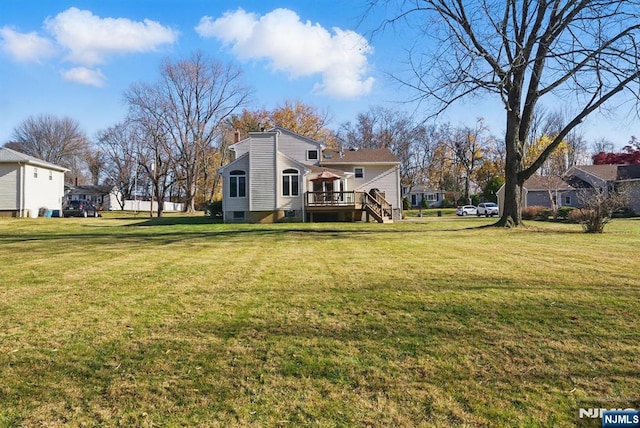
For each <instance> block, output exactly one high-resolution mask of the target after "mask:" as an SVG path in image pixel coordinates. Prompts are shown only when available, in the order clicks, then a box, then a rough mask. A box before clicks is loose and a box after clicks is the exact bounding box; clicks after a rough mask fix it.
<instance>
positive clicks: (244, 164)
mask: <svg viewBox="0 0 640 428" xmlns="http://www.w3.org/2000/svg"><path fill="white" fill-rule="evenodd" d="M235 170H241V171H244V172H246V173H247V189H246V190H247V196H246V197H245V198H230V197H229V187H230V186H229V173H230V172H231V171H235ZM223 179H224V184H223V186H222V191H223V192H224V197H223V199H224V207H223V209H224V210H225V211H249V195H250V193H249V189H250V188H251V186H250V183H251V179H250V178H249V157H248V156H245V157H244V158H242V159H238V160H237V161H236V162H234V163H233V165H229V166H228V167H227V168H226V169H225V171H224V177H223Z"/></svg>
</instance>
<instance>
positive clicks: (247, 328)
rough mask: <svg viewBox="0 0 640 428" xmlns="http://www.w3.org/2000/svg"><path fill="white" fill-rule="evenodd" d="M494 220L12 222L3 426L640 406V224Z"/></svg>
mask: <svg viewBox="0 0 640 428" xmlns="http://www.w3.org/2000/svg"><path fill="white" fill-rule="evenodd" d="M491 221H492V220H490V219H484V218H480V219H476V218H469V219H467V218H465V219H462V218H452V217H443V218H431V217H430V218H425V219H422V220H415V219H414V220H413V221H407V222H401V223H394V224H384V225H380V224H344V223H325V224H295V225H291V224H290V225H283V224H280V225H222V224H212V223H210V220H209V219H207V218H205V217H168V218H165V219H161V220H149V219H145V218H117V217H115V216H113V217H106V218H100V219H66V218H65V219H37V220H29V219H0V272H1V274H0V275H1V276H0V278H1V279H0V426H33V427H41V426H82V425H84V426H97V425H100V426H149V427H151V426H225V427H226V426H247V425H252V426H406V427H411V426H437V427H440V426H441V427H445V426H469V427H474V426H523V427H524V426H526V427H535V426H540V427H550V426H554V427H562V426H574V425H575V424H576V421H577V414H578V409H579V408H580V407H595V405H592V404H593V403H595V402H596V401H601V402H602V401H604V403H603V404H607V405H610V406H611V407H617V406H618V405H619V404H620V405H621V403H623V402H625V404H626V402H629V401H632V402H635V404H636V405H640V403H638V400H640V375H639V374H640V328H639V326H638V320H639V318H640V274H639V269H638V268H639V266H640V252H639V248H640V247H639V246H640V219H627V220H615V221H614V222H612V223H611V224H610V225H608V226H607V229H605V233H604V234H603V235H590V234H583V233H581V228H580V226H578V225H562V224H553V223H534V222H530V223H528V227H527V228H526V229H518V230H505V229H495V228H483V227H480V226H484V225H488V224H490V222H491ZM594 426H597V425H594Z"/></svg>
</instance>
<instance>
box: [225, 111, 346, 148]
mask: <svg viewBox="0 0 640 428" xmlns="http://www.w3.org/2000/svg"><path fill="white" fill-rule="evenodd" d="M330 122H331V116H330V114H329V112H328V111H323V110H321V109H319V108H318V107H316V106H313V105H310V104H305V103H303V102H301V101H289V100H287V101H284V102H283V103H282V104H280V105H278V106H276V107H275V108H274V109H273V110H266V109H256V110H249V109H244V110H243V111H242V113H241V114H239V115H233V116H232V117H230V118H229V120H227V121H226V124H225V128H226V129H227V131H228V132H234V131H236V130H237V131H238V132H239V138H241V139H242V138H246V137H247V136H248V134H249V132H257V131H262V130H265V129H269V128H272V127H274V126H280V127H282V128H286V129H288V130H290V131H293V132H295V133H297V134H300V135H302V136H304V137H307V138H311V139H313V140H318V141H321V142H323V143H324V144H326V145H327V146H329V147H333V146H335V141H336V137H335V133H334V132H333V131H332V130H331V129H330V128H329V127H328V125H329V124H330Z"/></svg>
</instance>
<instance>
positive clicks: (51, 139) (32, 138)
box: [13, 114, 89, 173]
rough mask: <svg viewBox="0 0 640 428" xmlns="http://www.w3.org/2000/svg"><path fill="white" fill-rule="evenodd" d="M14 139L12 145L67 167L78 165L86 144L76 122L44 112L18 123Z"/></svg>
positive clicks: (85, 138) (83, 134)
mask: <svg viewBox="0 0 640 428" xmlns="http://www.w3.org/2000/svg"><path fill="white" fill-rule="evenodd" d="M13 139H14V141H13V144H14V147H16V148H18V149H19V150H20V151H22V152H23V153H26V154H28V155H30V156H34V157H36V158H38V159H42V160H44V161H47V162H51V163H53V164H56V165H61V166H65V167H67V168H77V167H78V165H79V164H80V160H81V159H82V158H83V156H84V155H85V153H86V151H87V150H88V148H89V141H88V139H87V136H86V134H85V133H84V131H82V129H81V128H80V125H79V124H78V122H76V121H75V120H73V119H71V118H68V117H63V118H59V117H56V116H53V115H46V114H43V115H40V116H37V117H33V116H32V117H29V118H28V119H26V120H25V121H24V122H22V123H21V124H19V125H18V126H17V127H16V128H15V130H14V131H13ZM75 173H78V171H75Z"/></svg>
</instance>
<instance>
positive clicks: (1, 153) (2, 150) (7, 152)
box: [0, 147, 69, 172]
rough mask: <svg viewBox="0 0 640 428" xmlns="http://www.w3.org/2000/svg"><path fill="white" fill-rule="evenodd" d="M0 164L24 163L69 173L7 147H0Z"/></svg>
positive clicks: (63, 168)
mask: <svg viewBox="0 0 640 428" xmlns="http://www.w3.org/2000/svg"><path fill="white" fill-rule="evenodd" d="M0 163H26V164H30V165H36V166H40V167H43V168H48V169H52V170H55V171H61V172H66V171H69V169H68V168H65V167H63V166H59V165H55V164H52V163H49V162H45V161H43V160H42V159H38V158H35V157H33V156H29V155H26V154H24V153H20V152H17V151H15V150H12V149H9V148H7V147H0Z"/></svg>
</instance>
